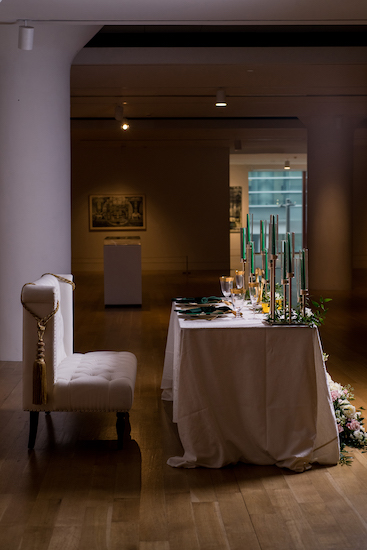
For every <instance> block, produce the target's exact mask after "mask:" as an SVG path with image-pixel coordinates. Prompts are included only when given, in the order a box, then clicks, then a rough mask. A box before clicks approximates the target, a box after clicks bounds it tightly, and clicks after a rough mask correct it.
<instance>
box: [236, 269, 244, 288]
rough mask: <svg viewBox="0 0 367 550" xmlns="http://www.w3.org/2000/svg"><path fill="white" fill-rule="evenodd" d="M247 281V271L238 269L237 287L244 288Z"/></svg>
mask: <svg viewBox="0 0 367 550" xmlns="http://www.w3.org/2000/svg"><path fill="white" fill-rule="evenodd" d="M244 281H245V272H244V271H238V270H236V287H237V288H243V286H244V285H243V283H244Z"/></svg>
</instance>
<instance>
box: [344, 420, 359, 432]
mask: <svg viewBox="0 0 367 550" xmlns="http://www.w3.org/2000/svg"><path fill="white" fill-rule="evenodd" d="M360 427H361V425H360V423H359V422H358V420H354V419H353V420H350V421H349V422H348V423H347V428H349V429H350V430H352V432H355V431H356V430H359V428H360Z"/></svg>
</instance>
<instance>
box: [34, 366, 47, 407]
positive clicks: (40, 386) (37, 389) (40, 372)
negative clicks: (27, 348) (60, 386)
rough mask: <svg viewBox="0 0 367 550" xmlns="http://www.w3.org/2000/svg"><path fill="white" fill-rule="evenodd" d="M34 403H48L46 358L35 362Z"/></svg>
mask: <svg viewBox="0 0 367 550" xmlns="http://www.w3.org/2000/svg"><path fill="white" fill-rule="evenodd" d="M33 403H34V405H46V403H47V379H46V363H45V361H44V359H36V360H35V362H34V363H33Z"/></svg>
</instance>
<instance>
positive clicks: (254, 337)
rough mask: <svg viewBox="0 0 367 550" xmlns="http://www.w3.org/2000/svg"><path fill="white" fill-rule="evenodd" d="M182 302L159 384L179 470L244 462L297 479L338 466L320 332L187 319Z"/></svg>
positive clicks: (245, 315) (246, 312)
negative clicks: (177, 444) (176, 440)
mask: <svg viewBox="0 0 367 550" xmlns="http://www.w3.org/2000/svg"><path fill="white" fill-rule="evenodd" d="M181 308H182V306H181V305H179V304H177V302H176V301H175V300H173V302H172V310H171V315H170V320H169V326H168V335H167V343H166V351H165V359H164V368H163V375H162V381H161V390H162V395H161V398H162V399H163V400H166V401H172V402H173V413H172V420H173V422H175V423H176V424H177V429H178V434H179V437H180V440H181V443H182V447H183V456H174V457H170V458H169V459H168V461H167V463H168V464H169V465H170V466H173V467H184V468H195V467H207V468H221V467H224V466H227V465H230V464H237V463H239V462H243V463H248V464H257V465H274V464H275V465H277V466H279V467H282V468H288V469H290V470H292V471H295V472H303V471H305V470H308V469H309V468H311V465H312V464H313V463H319V464H323V465H335V464H337V463H338V462H339V456H340V449H339V435H338V428H337V423H336V419H335V414H334V409H333V403H332V400H331V396H330V391H329V387H328V382H327V372H326V368H325V363H324V357H323V351H322V346H321V341H320V335H319V331H318V328H317V327H309V326H300V325H292V324H289V325H287V324H282V325H270V324H268V323H267V322H266V319H265V316H264V315H263V314H262V313H258V312H255V310H253V311H252V310H251V309H250V308H249V307H245V308H243V310H242V314H241V316H240V317H235V315H234V314H233V312H232V311H229V312H227V313H226V314H221V315H218V316H217V317H216V316H213V315H210V316H209V315H205V314H204V315H202V314H200V315H197V316H195V315H189V314H186V313H185V311H182V309H181Z"/></svg>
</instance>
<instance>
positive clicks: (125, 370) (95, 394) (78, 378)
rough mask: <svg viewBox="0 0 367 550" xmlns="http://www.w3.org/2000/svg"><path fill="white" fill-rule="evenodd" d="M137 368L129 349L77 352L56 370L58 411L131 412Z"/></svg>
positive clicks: (55, 394)
mask: <svg viewBox="0 0 367 550" xmlns="http://www.w3.org/2000/svg"><path fill="white" fill-rule="evenodd" d="M136 371H137V361H136V357H135V355H134V354H132V353H130V352H127V351H122V352H115V351H93V352H89V353H85V354H81V353H74V354H73V355H71V356H69V357H66V358H65V359H64V360H63V361H62V362H61V363H60V364H59V366H58V367H57V369H56V372H55V384H54V410H59V411H60V410H61V411H62V410H64V411H121V412H122V411H128V410H130V408H131V406H132V404H133V398H134V388H135V380H136Z"/></svg>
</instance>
